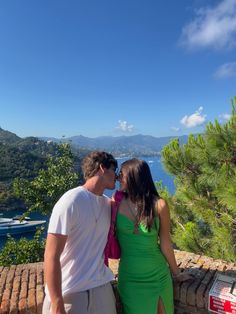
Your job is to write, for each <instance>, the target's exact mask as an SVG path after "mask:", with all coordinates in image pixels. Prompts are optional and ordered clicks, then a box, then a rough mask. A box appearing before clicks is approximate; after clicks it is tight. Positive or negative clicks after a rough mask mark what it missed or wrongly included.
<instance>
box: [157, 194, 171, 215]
mask: <svg viewBox="0 0 236 314" xmlns="http://www.w3.org/2000/svg"><path fill="white" fill-rule="evenodd" d="M156 210H157V213H158V215H160V214H162V213H164V212H166V211H168V205H167V202H166V201H165V200H164V199H163V198H158V199H157V200H156Z"/></svg>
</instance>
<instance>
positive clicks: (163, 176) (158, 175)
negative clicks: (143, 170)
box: [0, 156, 175, 249]
mask: <svg viewBox="0 0 236 314" xmlns="http://www.w3.org/2000/svg"><path fill="white" fill-rule="evenodd" d="M138 158H139V159H143V160H145V161H146V162H147V163H148V165H149V167H150V170H151V174H152V177H153V181H154V182H160V181H161V182H162V185H163V186H164V187H167V189H168V191H169V192H170V193H171V194H173V193H174V192H175V185H174V178H173V177H172V176H170V175H169V174H168V173H167V172H166V170H165V169H164V167H163V164H162V162H161V157H160V156H154V157H146V156H145V157H138ZM127 159H130V157H122V158H117V161H118V167H120V165H121V164H122V163H123V162H124V161H126V160H127ZM116 189H119V183H118V182H117V184H116ZM113 192H114V190H113V191H111V190H105V191H104V194H106V195H107V196H111V195H112V193H113ZM22 214H23V211H22V210H14V211H8V212H6V211H0V215H1V217H5V218H12V217H15V216H17V215H22ZM30 218H31V219H32V220H46V223H45V225H44V226H45V230H44V233H43V235H42V236H43V237H46V234H47V226H48V221H49V216H44V215H42V214H40V213H36V212H34V213H31V214H30ZM21 237H26V238H27V239H32V238H33V237H34V233H25V234H22V235H15V236H14V238H15V239H20V238H21ZM6 240H7V237H2V236H1V237H0V249H1V248H2V247H3V246H4V244H5V243H6Z"/></svg>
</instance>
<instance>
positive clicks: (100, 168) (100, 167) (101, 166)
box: [99, 164, 105, 174]
mask: <svg viewBox="0 0 236 314" xmlns="http://www.w3.org/2000/svg"><path fill="white" fill-rule="evenodd" d="M99 170H101V172H102V174H104V172H105V167H104V166H103V165H102V164H100V166H99Z"/></svg>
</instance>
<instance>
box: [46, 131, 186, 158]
mask: <svg viewBox="0 0 236 314" xmlns="http://www.w3.org/2000/svg"><path fill="white" fill-rule="evenodd" d="M173 138H176V137H173V136H167V137H154V136H150V135H142V134H138V135H133V136H119V137H112V136H100V137H96V138H89V137H85V136H82V135H78V136H72V137H68V138H62V139H57V138H52V137H47V138H45V137H42V138H41V139H42V140H46V141H53V142H68V143H71V144H72V145H73V146H74V147H77V148H78V147H80V148H85V149H91V150H94V149H99V150H107V151H110V152H112V153H113V154H115V155H116V156H119V155H131V156H134V155H136V156H138V155H139V156H140V155H146V156H147V155H157V154H160V152H161V150H162V148H163V146H165V145H166V144H167V143H169V142H170V140H172V139H173ZM187 139H188V136H187V135H183V136H180V137H179V140H180V143H181V144H184V143H186V142H187Z"/></svg>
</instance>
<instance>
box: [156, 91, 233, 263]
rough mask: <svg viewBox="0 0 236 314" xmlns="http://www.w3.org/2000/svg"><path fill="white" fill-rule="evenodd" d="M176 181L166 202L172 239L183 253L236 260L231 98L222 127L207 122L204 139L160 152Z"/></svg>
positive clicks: (201, 136)
mask: <svg viewBox="0 0 236 314" xmlns="http://www.w3.org/2000/svg"><path fill="white" fill-rule="evenodd" d="M162 158H163V163H164V166H165V168H166V170H167V171H168V172H169V173H170V174H171V175H173V176H175V185H176V193H175V195H174V196H173V198H172V201H171V206H170V207H171V215H172V221H173V240H174V242H175V243H176V245H177V246H178V247H179V248H180V249H183V250H187V251H191V252H195V253H201V254H205V255H208V256H212V257H214V258H223V259H225V260H228V261H235V258H236V97H235V98H234V99H233V100H232V116H231V118H230V120H229V121H228V122H226V123H225V124H220V123H219V122H218V121H217V120H215V122H214V123H208V124H207V126H206V129H205V132H204V133H203V134H199V135H197V136H194V135H190V136H189V137H188V142H187V144H184V145H182V146H181V145H180V144H179V141H178V139H175V140H173V141H171V142H170V143H169V144H168V145H166V146H165V147H164V148H163V150H162Z"/></svg>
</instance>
